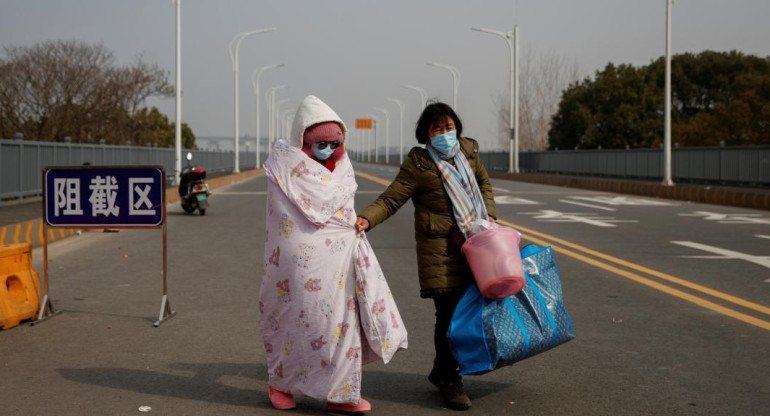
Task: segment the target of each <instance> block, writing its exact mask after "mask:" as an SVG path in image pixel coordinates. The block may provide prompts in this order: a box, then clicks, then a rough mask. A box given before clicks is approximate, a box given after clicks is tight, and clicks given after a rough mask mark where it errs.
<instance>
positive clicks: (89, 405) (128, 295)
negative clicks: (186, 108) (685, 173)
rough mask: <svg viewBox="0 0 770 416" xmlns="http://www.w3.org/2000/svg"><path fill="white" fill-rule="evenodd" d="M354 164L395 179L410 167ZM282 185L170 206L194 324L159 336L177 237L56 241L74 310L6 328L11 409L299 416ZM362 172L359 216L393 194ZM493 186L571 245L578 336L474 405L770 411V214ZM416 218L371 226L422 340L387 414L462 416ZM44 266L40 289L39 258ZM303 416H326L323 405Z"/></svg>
mask: <svg viewBox="0 0 770 416" xmlns="http://www.w3.org/2000/svg"><path fill="white" fill-rule="evenodd" d="M356 168H357V171H360V172H362V173H364V174H366V175H374V176H376V177H378V178H381V179H384V180H391V179H392V178H393V177H394V176H395V173H396V169H395V168H390V167H377V166H367V165H357V166H356ZM265 181H266V179H265V177H264V175H260V176H258V177H255V178H252V179H248V180H246V181H243V182H241V183H238V184H235V185H232V186H228V187H224V188H219V189H216V190H215V191H214V195H212V197H211V200H210V202H211V206H210V208H209V209H208V210H207V214H206V216H205V217H201V216H198V215H186V214H183V213H182V211H181V209H180V208H179V207H178V205H176V204H175V205H170V206H169V209H168V271H169V272H168V295H169V300H170V303H171V306H172V309H174V310H175V311H176V312H177V315H176V316H175V317H173V318H172V319H170V320H168V321H167V322H165V323H164V324H162V325H161V326H160V327H157V328H155V327H153V325H152V322H153V321H155V320H156V319H157V317H158V312H159V309H160V304H161V295H162V286H161V270H162V262H161V259H162V256H161V252H162V245H161V236H162V233H161V231H160V230H122V231H120V232H118V233H101V232H87V233H84V234H83V235H81V236H77V237H71V238H68V239H65V240H62V241H59V242H56V243H54V244H52V245H51V246H50V247H49V265H48V266H49V279H50V294H51V298H52V300H53V304H54V307H55V308H56V309H59V310H61V311H62V313H61V314H58V315H56V316H54V317H53V318H51V319H49V320H47V321H45V322H41V323H39V324H37V325H35V326H29V325H26V324H22V325H20V326H18V327H15V328H12V329H10V330H6V331H0V357H2V358H0V375H1V377H0V403H2V408H1V409H2V410H1V411H0V414H3V415H5V414H8V415H42V414H52V415H128V414H136V413H139V410H138V409H139V408H140V407H141V406H149V407H151V410H150V412H149V414H163V415H210V414H228V415H255V414H260V415H262V414H265V415H267V414H276V415H277V414H286V412H285V411H277V410H274V409H272V408H271V407H270V405H269V401H268V399H267V374H266V369H265V357H264V351H263V348H262V341H261V338H260V335H259V331H258V323H257V322H258V304H257V303H258V299H257V297H258V290H259V282H260V276H259V274H258V271H259V269H260V267H259V265H260V264H261V262H262V252H263V249H264V246H263V240H264V207H265V195H264V191H265V189H266V186H265ZM357 181H358V183H359V193H358V194H357V197H356V207H357V209H358V210H361V209H363V208H364V207H365V206H366V205H367V204H368V203H369V202H371V201H372V200H373V199H374V198H375V197H376V196H377V195H378V194H379V193H380V192H382V190H384V189H385V187H384V185H382V184H381V183H378V182H374V181H372V180H369V179H367V177H363V176H359V177H358V178H357ZM493 185H494V187H495V194H496V197H497V199H498V214H499V216H500V219H501V220H502V221H504V222H506V223H509V224H512V225H514V226H516V227H517V228H518V229H519V230H520V231H521V232H522V234H523V235H524V237H525V240H526V241H525V243H528V242H536V243H538V244H544V243H545V244H550V245H552V246H553V247H554V249H555V251H556V253H557V254H556V255H557V262H558V264H559V268H560V270H561V274H562V284H563V291H564V298H565V303H566V305H567V308H568V310H569V312H570V314H571V316H572V321H573V324H574V327H575V332H576V335H577V338H576V339H575V340H573V341H571V342H569V343H567V344H564V345H562V346H560V347H557V348H555V349H553V350H551V351H548V352H545V353H543V354H540V355H538V356H536V357H533V358H530V359H528V360H525V361H523V362H520V363H517V364H515V365H513V366H511V367H506V368H503V369H499V370H496V371H494V372H491V373H488V374H486V375H482V376H468V377H465V384H466V391H467V392H468V394H469V396H470V397H471V399H472V400H473V407H472V408H471V410H470V411H468V412H467V414H479V415H500V414H505V415H519V414H520V415H562V414H570V415H765V414H767V409H770V372H768V371H767V370H768V368H770V357H769V356H768V354H767V350H768V346H769V345H770V282H767V281H766V280H769V279H770V268H768V266H765V265H763V264H764V263H763V262H762V261H763V258H764V259H765V261H766V258H767V256H770V218H768V215H767V212H766V211H759V210H751V209H743V208H732V207H719V206H715V205H708V204H688V203H682V202H677V201H668V200H660V199H650V198H640V197H632V196H628V195H618V194H608V193H602V192H594V191H583V190H576V189H569V188H561V187H552V186H542V185H535V184H525V183H519V182H512V181H505V180H493ZM412 212H413V209H412V206H411V204H410V203H409V204H407V205H406V206H404V207H403V208H402V209H401V211H399V213H398V214H397V215H395V216H394V217H392V218H391V219H389V220H388V221H387V222H386V223H384V224H382V225H381V226H379V227H378V228H377V229H375V230H373V231H372V232H370V233H369V240H370V241H371V243H372V245H373V247H374V250H375V252H376V254H377V257H378V259H379V261H380V264H381V265H382V266H383V271H384V273H385V276H386V277H387V279H388V281H389V284H390V287H391V289H392V291H393V293H394V296H395V299H396V301H397V303H398V306H399V309H400V312H401V314H402V317H403V319H404V323H405V325H406V327H407V330H408V331H409V349H408V350H406V351H402V352H399V353H398V354H397V355H396V357H395V358H394V359H393V361H392V362H391V363H389V364H388V365H383V364H381V363H375V364H370V365H368V366H367V367H366V368H365V370H364V375H363V390H362V391H363V396H364V397H366V398H367V399H368V400H370V401H371V402H372V405H373V410H372V411H371V413H370V414H372V415H386V414H387V415H390V414H420V415H423V414H425V415H431V414H447V412H450V413H451V412H452V411H450V410H447V409H445V408H444V406H443V404H442V401H441V398H440V396H439V395H438V393H437V392H436V391H435V388H433V386H432V385H430V384H429V383H428V381H427V377H426V376H427V374H428V372H429V371H430V367H431V361H432V358H433V341H432V326H433V306H432V302H431V301H429V300H426V299H420V298H419V287H418V282H417V270H416V260H415V259H416V256H415V251H414V239H413V237H412V235H413V223H412V222H413V215H412ZM675 242H677V243H675ZM704 247H710V248H706V249H705V250H713V249H714V248H716V249H722V250H723V251H722V252H720V253H721V254H717V253H714V252H712V251H704ZM725 249H729V250H731V251H730V252H729V253H732V254H729V253H728V254H725V252H724V250H725ZM735 253H738V254H735ZM33 256H34V261H35V269H36V270H38V271H40V272H41V279H42V270H43V268H42V262H41V260H42V252H41V250H40V249H36V250H34V254H33ZM730 256H732V257H733V258H725V257H730ZM717 257H722V258H717ZM747 259H753V260H754V262H752V261H750V260H747ZM291 412H292V413H296V414H325V413H327V411H326V409H325V406H324V405H323V404H322V403H320V402H316V401H313V400H309V399H300V400H298V408H297V409H295V410H292V411H291Z"/></svg>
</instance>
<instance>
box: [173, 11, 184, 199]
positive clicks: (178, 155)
mask: <svg viewBox="0 0 770 416" xmlns="http://www.w3.org/2000/svg"><path fill="white" fill-rule="evenodd" d="M172 1H173V4H174V6H175V8H176V69H175V72H176V74H175V75H176V82H175V84H174V92H175V93H176V111H175V112H176V115H175V117H176V120H175V121H174V185H179V174H180V173H181V172H182V19H181V16H180V14H181V3H182V0H172Z"/></svg>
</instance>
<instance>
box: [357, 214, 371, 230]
mask: <svg viewBox="0 0 770 416" xmlns="http://www.w3.org/2000/svg"><path fill="white" fill-rule="evenodd" d="M368 229H369V220H367V219H366V218H363V217H358V218H356V231H358V232H361V231H366V230H368Z"/></svg>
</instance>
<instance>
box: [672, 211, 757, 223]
mask: <svg viewBox="0 0 770 416" xmlns="http://www.w3.org/2000/svg"><path fill="white" fill-rule="evenodd" d="M679 216H680V217H703V219H704V220H706V221H716V222H718V223H720V224H770V219H769V218H756V217H761V215H760V214H721V213H719V212H711V211H693V213H692V214H679Z"/></svg>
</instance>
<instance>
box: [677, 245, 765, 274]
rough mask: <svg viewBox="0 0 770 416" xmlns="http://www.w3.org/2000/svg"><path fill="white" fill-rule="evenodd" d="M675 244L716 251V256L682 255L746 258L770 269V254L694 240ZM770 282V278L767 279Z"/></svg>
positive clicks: (712, 257)
mask: <svg viewBox="0 0 770 416" xmlns="http://www.w3.org/2000/svg"><path fill="white" fill-rule="evenodd" d="M672 243H674V244H679V245H680V246H685V247H690V248H694V249H697V250H702V251H705V252H708V253H714V254H716V256H681V257H688V258H694V259H737V260H745V261H748V262H750V263H754V264H758V265H760V266H764V267H767V268H768V269H770V256H752V255H751V254H746V253H741V252H739V251H733V250H727V249H724V248H719V247H714V246H709V245H706V244H700V243H695V242H692V241H672ZM765 282H768V283H770V279H767V280H765Z"/></svg>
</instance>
